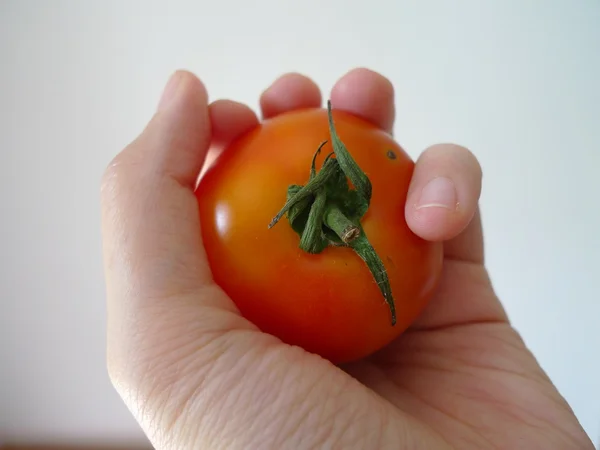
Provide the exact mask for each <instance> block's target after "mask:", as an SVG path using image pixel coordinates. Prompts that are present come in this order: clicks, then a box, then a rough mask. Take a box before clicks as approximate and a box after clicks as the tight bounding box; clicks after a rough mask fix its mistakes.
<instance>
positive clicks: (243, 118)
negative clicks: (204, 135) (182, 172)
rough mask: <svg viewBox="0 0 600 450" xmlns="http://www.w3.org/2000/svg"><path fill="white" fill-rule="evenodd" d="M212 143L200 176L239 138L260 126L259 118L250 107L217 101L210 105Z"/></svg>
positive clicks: (227, 101) (229, 101)
mask: <svg viewBox="0 0 600 450" xmlns="http://www.w3.org/2000/svg"><path fill="white" fill-rule="evenodd" d="M208 115H209V118H210V124H211V134H212V143H211V148H210V150H209V152H208V154H207V155H206V161H205V163H204V166H203V167H202V172H201V174H200V176H202V175H204V173H205V172H206V171H207V170H208V169H209V167H210V166H211V165H212V163H213V162H214V160H215V159H216V158H217V157H218V156H219V154H220V153H221V151H222V150H223V149H224V148H226V147H227V146H228V145H229V144H231V142H233V141H234V140H235V139H236V138H237V137H238V136H240V135H242V134H244V133H246V132H247V131H249V130H251V129H252V128H254V127H255V126H256V125H258V117H256V114H255V113H254V111H252V110H251V109H250V108H249V107H248V106H246V105H244V104H242V103H238V102H234V101H231V100H217V101H215V102H213V103H211V104H210V105H208Z"/></svg>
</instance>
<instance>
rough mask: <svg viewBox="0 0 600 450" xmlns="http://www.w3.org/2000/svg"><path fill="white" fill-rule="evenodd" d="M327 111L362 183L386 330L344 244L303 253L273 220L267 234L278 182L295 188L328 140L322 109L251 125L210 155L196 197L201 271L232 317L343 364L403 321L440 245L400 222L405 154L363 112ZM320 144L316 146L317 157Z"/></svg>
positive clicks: (377, 301)
mask: <svg viewBox="0 0 600 450" xmlns="http://www.w3.org/2000/svg"><path fill="white" fill-rule="evenodd" d="M333 118H334V121H335V127H336V130H337V133H338V135H339V136H340V138H341V140H342V141H343V142H344V144H345V145H346V148H347V149H348V151H349V152H350V154H351V155H352V156H353V157H354V159H355V160H356V162H357V163H358V165H359V166H360V167H361V168H362V170H363V171H364V172H365V173H366V174H367V176H368V177H369V179H370V180H371V184H372V187H373V194H372V198H371V205H370V207H369V210H368V211H367V213H366V215H365V216H364V218H363V220H362V225H363V228H364V230H365V233H366V235H367V237H368V239H369V241H370V242H371V244H372V245H373V247H374V249H375V251H376V252H377V254H378V255H379V257H380V258H381V260H382V261H383V263H384V265H385V266H386V269H387V272H388V276H389V279H390V284H391V287H392V293H393V295H394V299H395V302H396V309H397V315H398V321H397V324H396V325H395V326H391V323H390V311H389V308H388V306H387V305H386V303H385V302H384V299H383V296H382V294H381V292H380V291H379V289H378V287H377V285H376V284H375V281H374V279H373V276H372V274H371V273H370V272H369V270H368V268H367V266H366V265H365V264H364V262H363V261H362V260H361V259H360V258H359V257H358V255H356V254H355V253H354V252H353V250H351V249H350V248H346V247H329V248H327V249H325V251H323V252H322V253H320V254H316V255H313V254H309V253H306V252H304V251H303V250H301V249H300V248H299V246H298V245H299V240H300V238H299V236H298V235H297V234H296V233H295V232H294V231H293V230H292V228H291V227H290V226H289V223H288V221H287V218H285V217H284V218H283V219H282V220H281V221H280V222H279V223H278V224H277V225H275V226H274V227H273V228H271V229H268V224H269V222H270V221H271V219H272V218H273V217H274V216H275V215H276V214H277V213H278V212H279V210H280V209H281V208H282V207H283V205H284V203H285V200H286V191H287V187H288V186H289V185H290V184H301V185H304V184H306V182H307V180H308V176H309V169H310V163H311V159H312V156H313V154H314V152H315V150H316V149H317V147H318V146H319V144H320V143H321V142H323V141H325V140H330V135H329V128H328V121H327V111H326V110H324V109H307V110H300V111H293V112H289V113H286V114H282V115H280V116H277V117H275V118H273V119H270V120H268V121H265V122H263V123H262V124H260V125H259V126H258V127H257V128H255V129H254V130H252V131H250V132H249V133H247V134H245V135H244V136H242V137H241V138H239V139H238V140H237V141H235V142H234V143H233V144H232V145H231V146H230V147H229V148H227V149H226V150H225V151H224V152H223V153H222V154H221V155H220V156H219V157H218V158H217V160H216V161H215V162H214V164H213V166H212V167H211V168H210V169H209V170H208V171H207V172H206V173H205V175H204V176H203V177H202V179H201V180H200V183H199V185H198V188H197V190H196V195H197V198H198V204H199V211H200V219H201V224H202V225H201V227H202V237H203V241H204V246H205V248H206V252H207V257H208V260H209V263H210V267H211V269H212V272H213V276H214V278H215V281H216V283H217V284H218V285H219V286H221V288H222V289H223V290H224V291H225V292H226V293H227V294H228V295H229V296H230V297H231V298H232V299H233V301H234V302H235V304H236V305H237V307H238V308H239V309H240V312H241V313H242V315H243V316H244V317H246V318H247V319H248V320H250V321H251V322H253V323H254V324H255V325H257V326H258V327H259V328H260V329H261V330H262V331H264V332H267V333H270V334H272V335H274V336H276V337H278V338H280V339H281V340H282V341H284V342H286V343H288V344H292V345H298V346H300V347H302V348H304V349H305V350H307V351H310V352H313V353H317V354H319V355H321V356H323V357H325V358H327V359H329V360H331V361H332V362H334V363H343V362H349V361H353V360H357V359H360V358H363V357H365V356H367V355H369V354H371V353H373V352H375V351H376V350H378V349H380V348H382V347H383V346H385V345H386V344H388V343H390V342H391V341H392V340H393V339H395V338H396V337H397V336H398V335H400V334H401V333H402V332H403V331H404V330H406V328H407V327H408V326H409V325H410V324H411V323H412V322H413V321H414V320H415V318H416V317H417V316H418V315H419V314H420V312H421V311H422V310H423V308H424V307H425V306H426V305H427V303H428V301H429V299H430V298H431V296H432V294H433V292H434V289H435V287H436V286H437V282H438V280H439V277H440V272H441V268H442V259H443V251H442V246H441V244H439V243H432V242H427V241H424V240H423V239H421V238H419V237H417V236H416V235H415V234H414V233H412V231H410V229H409V228H408V225H407V224H406V220H405V216H404V205H405V202H406V195H407V191H408V187H409V183H410V179H411V176H412V172H413V169H414V162H413V161H412V160H411V159H410V157H409V156H408V155H407V154H406V153H405V152H404V151H403V150H402V148H401V147H400V146H399V145H398V144H397V143H396V142H395V141H394V140H393V139H392V138H391V136H389V135H388V134H387V133H385V132H384V131H382V130H380V129H378V128H377V127H375V126H374V125H372V124H370V123H368V122H366V121H364V120H363V119H360V118H358V117H356V116H353V115H351V114H348V113H345V112H342V111H336V110H334V111H333ZM390 150H391V151H392V152H393V155H390ZM331 151H332V147H331V145H330V143H327V144H326V145H325V147H324V148H323V152H322V156H321V157H320V159H319V160H320V162H322V160H323V157H324V155H327V154H328V153H330V152H331ZM319 167H320V165H319Z"/></svg>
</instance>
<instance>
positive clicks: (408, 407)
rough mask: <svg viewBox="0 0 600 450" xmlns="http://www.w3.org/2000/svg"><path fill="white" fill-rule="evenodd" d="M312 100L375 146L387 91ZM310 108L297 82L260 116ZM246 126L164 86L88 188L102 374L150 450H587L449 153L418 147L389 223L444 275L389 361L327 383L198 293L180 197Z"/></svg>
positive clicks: (354, 75) (471, 166)
mask: <svg viewBox="0 0 600 450" xmlns="http://www.w3.org/2000/svg"><path fill="white" fill-rule="evenodd" d="M330 98H331V100H332V104H333V107H334V108H336V109H343V110H347V111H350V112H353V113H355V114H357V115H359V116H362V117H364V118H366V119H367V120H369V121H371V122H373V123H375V124H377V125H378V126H380V127H381V128H382V129H384V130H386V131H388V132H391V129H392V125H393V121H394V99H393V88H392V86H391V84H390V83H389V82H388V81H387V80H386V79H384V78H383V77H381V76H380V75H378V74H376V73H373V72H371V71H368V70H364V69H359V70H355V71H352V72H350V73H348V74H347V75H345V76H344V77H343V78H342V79H341V80H340V81H339V82H338V83H337V84H336V86H335V87H334V88H333V91H332V92H331V96H330ZM321 100H322V99H321V94H320V92H319V90H318V88H317V87H316V86H315V84H314V83H313V82H311V81H310V80H308V79H306V78H304V77H302V76H299V75H287V76H285V77H282V78H281V79H279V80H277V81H276V82H275V83H274V84H273V85H272V86H271V87H270V88H269V89H268V90H267V91H265V93H263V95H262V97H261V109H262V114H263V116H264V117H272V116H275V115H277V114H280V113H282V112H285V111H289V110H292V109H297V108H302V107H318V106H321ZM257 123H258V119H257V117H256V115H255V114H254V113H253V112H252V111H251V110H250V109H249V108H247V107H246V106H244V105H241V104H238V103H234V102H230V101H217V102H215V103H212V104H210V105H208V104H207V94H206V91H205V89H204V86H203V85H202V83H201V82H200V81H199V80H198V79H197V78H196V77H194V76H193V75H191V74H189V73H187V72H178V73H177V74H176V75H175V76H174V77H173V78H172V79H171V81H170V83H169V85H168V87H167V88H166V90H165V93H164V95H163V99H162V100H161V103H160V106H159V108H158V111H157V113H156V114H155V116H154V117H153V118H152V120H151V121H150V123H149V124H148V126H147V128H146V129H145V130H144V131H143V132H142V134H141V135H140V136H139V137H138V138H137V139H136V140H135V141H134V142H133V143H131V144H130V145H129V146H128V147H127V148H126V149H125V150H123V152H121V153H120V154H119V155H118V156H117V157H116V158H115V159H114V161H113V162H112V163H111V164H110V166H109V168H108V169H107V171H106V173H105V177H104V179H103V186H102V219H103V237H104V255H105V270H106V283H107V297H108V366H109V373H110V376H111V379H112V381H113V383H114V385H115V387H116V389H117V391H118V392H119V394H120V395H121V396H122V397H123V399H124V401H125V403H126V404H127V405H128V407H129V408H130V410H131V411H132V413H133V414H134V416H135V417H136V419H137V420H138V421H139V423H140V424H141V426H142V428H143V430H144V431H145V432H146V433H147V435H148V436H149V438H150V440H151V442H152V443H153V445H154V446H156V448H160V449H167V448H173V449H196V448H211V449H212V448H215V449H216V448H227V449H236V448H240V449H261V450H262V449H269V448H274V449H285V448H292V449H312V448H343V449H354V448H357V449H359V448H360V449H363V448H364V449H387V448H394V449H396V448H403V449H404V448H406V449H417V448H418V449H446V448H457V449H461V450H463V449H470V448H473V449H486V448H493V449H500V448H501V449H510V450H513V449H521V448H522V449H528V450H534V449H544V450H551V449H560V450H567V449H593V446H592V443H591V442H590V441H589V439H588V438H587V436H586V435H585V433H584V431H583V430H582V428H581V427H580V425H579V423H578V422H577V419H576V418H575V416H574V415H573V413H572V411H571V409H570V408H569V406H568V405H567V403H566V402H565V401H564V399H563V398H562V397H561V396H560V394H559V393H558V392H557V391H556V389H555V388H554V386H553V385H552V383H551V381H550V380H549V379H548V378H547V376H546V375H545V374H544V372H543V371H542V369H541V368H540V367H539V365H538V364H537V363H536V361H535V359H534V357H533V356H532V355H531V354H530V353H529V351H528V350H527V348H526V347H525V345H524V343H523V342H522V340H521V339H520V338H519V336H518V334H517V333H516V332H515V330H514V329H513V328H511V326H510V324H509V322H508V319H507V317H506V314H505V312H504V310H503V308H502V306H501V304H500V302H499V301H498V299H497V298H496V296H495V294H494V292H493V289H492V286H491V283H490V281H489V278H488V275H487V272H486V269H485V267H484V263H483V241H482V231H481V223H480V217H479V213H478V209H477V203H478V199H479V194H480V188H481V170H480V167H479V164H478V163H477V160H476V159H475V157H474V156H473V155H472V154H471V153H470V152H469V151H467V150H466V149H464V148H462V147H459V146H456V145H436V146H433V147H431V148H429V149H427V150H426V151H425V152H424V153H423V154H422V156H421V157H420V158H419V160H418V161H417V165H416V168H415V171H414V175H413V179H412V183H411V190H410V192H409V196H408V200H407V203H406V209H405V215H406V220H407V223H408V224H409V226H410V228H411V229H412V230H413V232H414V233H416V234H417V235H419V236H421V237H422V238H424V239H428V240H436V241H444V242H445V243H444V253H445V263H444V272H443V275H442V282H441V285H440V286H439V289H438V292H437V295H436V296H435V297H434V299H433V300H432V301H431V303H430V305H429V306H428V308H427V309H426V311H425V312H424V313H423V314H422V315H421V316H420V318H419V319H418V321H417V322H416V323H415V324H414V325H413V326H412V327H411V328H410V329H409V330H408V331H406V332H405V333H404V334H403V335H402V336H401V337H400V338H399V339H397V341H395V342H394V343H393V344H392V345H390V346H388V347H386V348H385V349H383V350H381V351H380V352H378V353H376V354H374V355H372V356H371V357H369V358H367V359H366V360H363V361H359V362H355V363H351V364H347V365H344V366H343V367H336V366H334V365H333V364H331V363H330V362H328V361H326V360H323V359H322V358H320V357H318V356H316V355H313V354H309V353H307V352H305V351H303V350H302V349H299V348H297V347H291V346H288V345H286V344H284V343H282V342H280V341H279V340H278V339H276V338H275V337H273V336H270V335H267V334H264V333H261V332H260V331H259V330H258V329H257V328H256V327H255V326H254V325H253V324H251V323H249V322H248V321H246V320H245V319H244V318H243V317H241V316H240V315H239V313H238V311H237V309H236V307H235V305H234V303H233V302H232V301H231V300H230V299H229V298H228V297H227V296H226V295H225V294H224V292H223V291H222V290H221V289H220V288H219V287H218V286H216V285H215V284H214V283H213V281H212V277H211V272H210V267H209V266H208V263H207V260H206V257H205V253H204V250H203V245H202V238H201V234H200V225H201V224H200V220H199V215H198V208H197V201H196V198H195V196H194V192H193V191H194V187H195V184H196V181H197V178H198V175H199V174H200V173H201V171H202V168H203V167H204V166H205V165H206V163H207V155H208V154H209V149H212V150H211V152H218V151H219V149H221V148H223V147H225V146H226V144H227V143H228V142H231V140H232V139H234V138H235V137H236V136H238V135H240V134H241V133H243V132H245V131H247V130H248V129H250V128H251V127H253V126H255V125H256V124H257ZM213 154H214V153H211V156H212V155H213ZM440 177H444V178H445V179H447V180H450V182H449V183H440V182H439V180H440ZM433 179H437V180H438V182H437V184H435V185H434V186H433V188H432V189H433V190H426V191H423V188H424V187H425V185H426V184H427V182H428V181H430V180H433ZM452 187H453V188H454V190H453V189H452ZM423 192H428V193H427V195H425V194H423V196H422V195H421V194H422V193H423ZM457 202H458V203H459V204H460V208H446V207H444V204H455V203H457Z"/></svg>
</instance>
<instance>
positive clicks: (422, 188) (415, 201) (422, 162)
mask: <svg viewBox="0 0 600 450" xmlns="http://www.w3.org/2000/svg"><path fill="white" fill-rule="evenodd" d="M480 193H481V167H480V166H479V163H478V162H477V159H476V158H475V156H473V154H472V153H471V152H469V151H468V150H467V149H465V148H463V147H460V146H457V145H450V144H442V145H435V146H433V147H430V148H429V149H427V150H426V151H425V152H424V153H423V154H422V155H421V156H420V157H419V159H418V160H417V164H416V167H415V170H414V173H413V177H412V181H411V185H410V188H409V192H408V198H407V202H406V209H405V214H406V220H407V223H408V225H409V227H410V228H411V229H412V230H413V232H414V233H415V234H417V235H419V236H421V237H422V238H424V239H427V240H429V241H451V240H453V239H455V238H457V236H459V235H461V233H463V231H465V229H466V228H467V226H469V224H470V223H471V222H472V219H473V217H474V215H475V213H476V210H477V203H478V201H479V195H480ZM461 242H462V243H461ZM457 243H458V244H460V245H457ZM467 244H468V248H464V249H463V248H462V247H463V245H467ZM446 250H447V251H451V253H453V254H454V255H452V256H454V257H461V258H462V257H464V258H468V259H480V258H481V257H482V255H481V252H482V244H481V233H480V228H479V224H478V223H477V222H475V223H473V225H472V226H471V227H470V229H469V235H468V236H466V237H465V236H461V238H460V241H454V242H452V243H451V244H450V245H449V246H448V248H447V249H446Z"/></svg>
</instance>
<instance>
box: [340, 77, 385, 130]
mask: <svg viewBox="0 0 600 450" xmlns="http://www.w3.org/2000/svg"><path fill="white" fill-rule="evenodd" d="M331 105H332V107H334V108H336V109H342V110H345V111H348V112H350V113H353V114H356V115H357V116H360V117H362V118H364V119H366V120H368V121H369V122H371V123H373V124H375V125H377V126H378V127H380V128H381V129H383V130H385V131H387V132H388V133H391V132H392V128H393V126H394V118H395V114H396V113H395V107H394V87H393V85H392V83H391V82H390V81H389V80H388V79H387V78H385V77H383V76H382V75H380V74H378V73H376V72H373V71H371V70H368V69H354V70H352V71H350V72H348V73H347V74H346V75H344V76H343V77H342V78H341V79H340V80H339V81H338V82H337V83H336V85H335V86H334V87H333V89H332V91H331Z"/></svg>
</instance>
